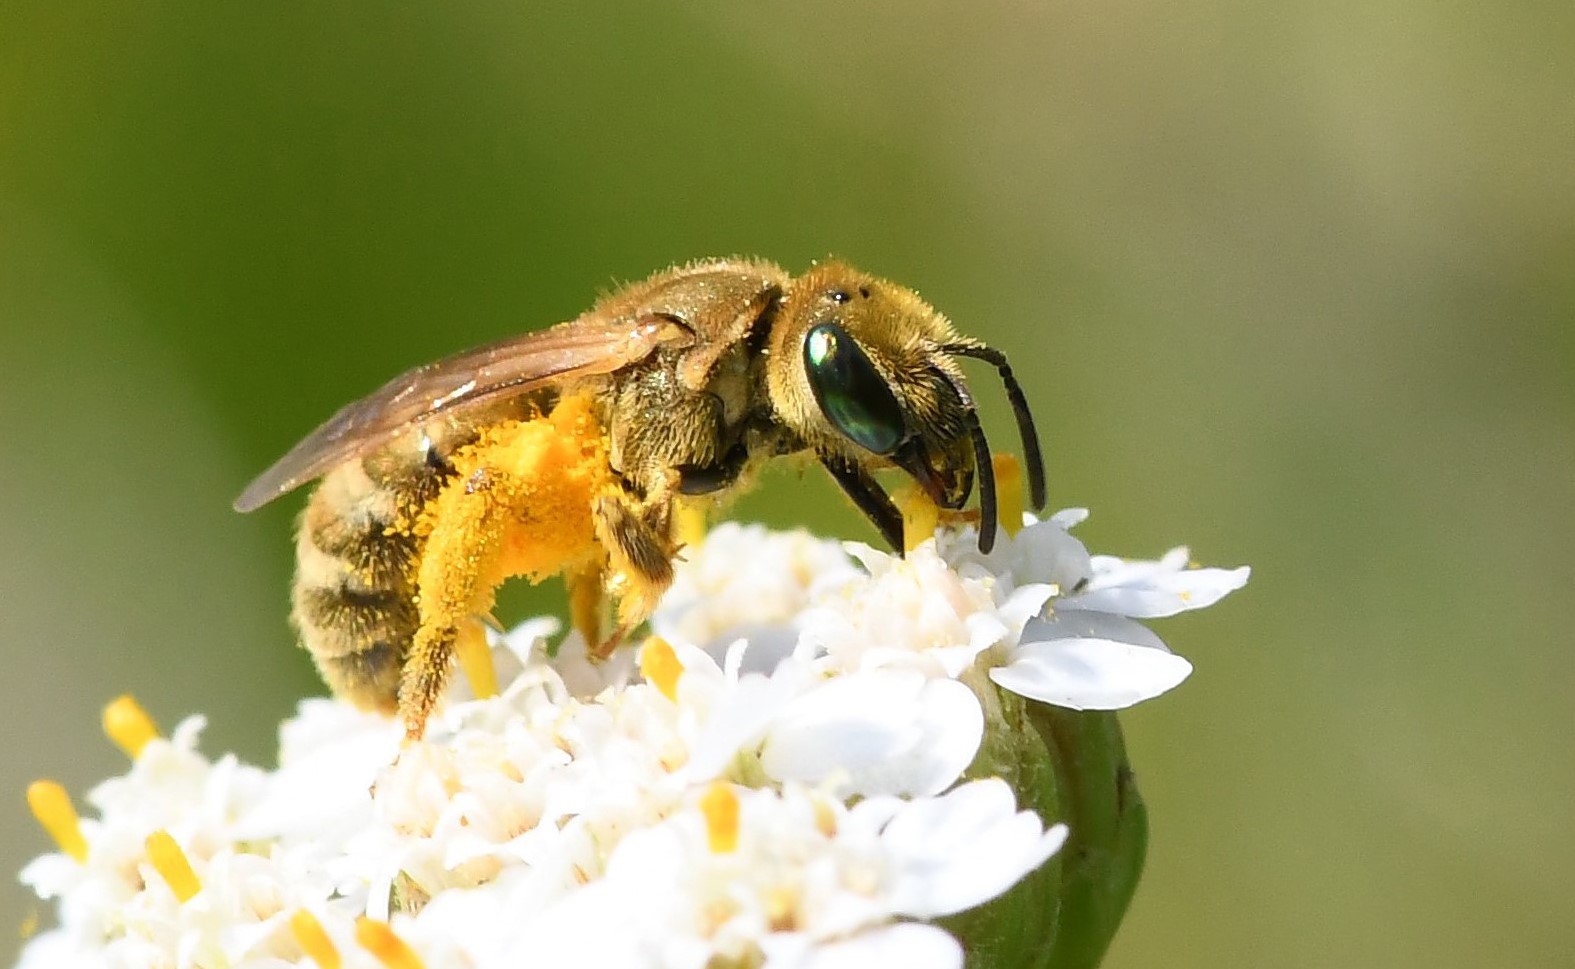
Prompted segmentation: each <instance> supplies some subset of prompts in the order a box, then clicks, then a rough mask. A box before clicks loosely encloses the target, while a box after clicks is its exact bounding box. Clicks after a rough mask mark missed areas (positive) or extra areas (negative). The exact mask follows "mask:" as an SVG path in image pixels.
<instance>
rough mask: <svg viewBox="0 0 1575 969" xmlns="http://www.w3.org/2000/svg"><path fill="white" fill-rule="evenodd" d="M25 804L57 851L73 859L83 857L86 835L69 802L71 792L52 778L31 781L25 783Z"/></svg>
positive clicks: (84, 858)
mask: <svg viewBox="0 0 1575 969" xmlns="http://www.w3.org/2000/svg"><path fill="white" fill-rule="evenodd" d="M27 806H28V807H29V808H31V809H32V810H33V817H35V818H37V819H38V823H39V824H41V825H43V827H44V830H45V831H46V832H48V833H49V836H50V837H51V838H53V839H55V844H57V845H59V846H60V850H61V851H63V852H65V853H66V854H68V855H70V856H71V857H72V858H75V859H76V860H77V861H87V839H86V838H84V837H82V824H81V822H79V821H78V820H77V809H76V808H74V807H72V806H71V795H69V794H67V793H66V789H65V788H63V787H61V786H60V785H59V784H57V783H55V782H54V781H34V782H33V783H31V784H29V785H27Z"/></svg>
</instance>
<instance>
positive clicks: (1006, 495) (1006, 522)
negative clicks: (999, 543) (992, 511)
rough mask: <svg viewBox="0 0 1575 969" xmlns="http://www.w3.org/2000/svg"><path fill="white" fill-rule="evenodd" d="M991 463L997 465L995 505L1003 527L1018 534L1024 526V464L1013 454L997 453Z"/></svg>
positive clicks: (1010, 532)
mask: <svg viewBox="0 0 1575 969" xmlns="http://www.w3.org/2000/svg"><path fill="white" fill-rule="evenodd" d="M990 463H991V464H992V465H994V467H995V507H996V509H997V514H998V515H999V517H1000V519H1001V527H1002V528H1004V529H1006V534H1008V535H1016V534H1017V533H1018V532H1019V531H1021V530H1022V528H1023V508H1024V504H1023V465H1022V463H1021V462H1019V461H1018V460H1017V457H1016V456H1015V455H1012V454H997V455H995V456H994V457H992V458H991V459H990Z"/></svg>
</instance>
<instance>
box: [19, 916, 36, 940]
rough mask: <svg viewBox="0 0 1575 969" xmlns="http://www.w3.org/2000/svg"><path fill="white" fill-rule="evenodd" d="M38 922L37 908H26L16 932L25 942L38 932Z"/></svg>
mask: <svg viewBox="0 0 1575 969" xmlns="http://www.w3.org/2000/svg"><path fill="white" fill-rule="evenodd" d="M38 923H39V917H38V909H36V908H30V909H28V910H27V914H26V915H24V916H22V924H21V925H20V926H19V927H18V929H17V932H18V933H19V934H20V935H21V936H22V941H24V942H25V941H27V940H28V939H31V938H32V937H33V936H35V935H37V934H38Z"/></svg>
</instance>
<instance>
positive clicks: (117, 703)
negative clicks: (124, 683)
mask: <svg viewBox="0 0 1575 969" xmlns="http://www.w3.org/2000/svg"><path fill="white" fill-rule="evenodd" d="M104 733H106V734H108V735H109V739H110V740H113V741H114V742H115V746H117V747H119V748H120V749H121V750H124V751H125V752H126V756H127V757H130V758H131V759H132V760H136V759H137V758H138V757H140V756H142V748H144V747H146V746H147V745H148V742H149V741H151V740H156V739H157V738H158V736H159V728H158V727H155V726H154V725H153V719H152V718H151V717H149V716H148V712H147V711H146V710H144V709H142V705H141V704H139V703H138V702H137V701H136V700H133V699H132V698H131V695H130V694H129V693H128V694H126V695H125V696H121V697H116V698H115V699H114V700H111V701H110V702H109V705H108V706H106V707H105V708H104Z"/></svg>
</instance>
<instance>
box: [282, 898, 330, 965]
mask: <svg viewBox="0 0 1575 969" xmlns="http://www.w3.org/2000/svg"><path fill="white" fill-rule="evenodd" d="M290 934H291V935H293V936H295V944H296V945H298V946H300V947H301V951H302V952H304V953H306V954H307V955H308V956H310V957H311V959H312V961H313V962H315V963H317V964H318V965H319V966H321V967H322V969H339V950H338V949H336V948H334V941H333V940H332V939H330V938H329V937H328V933H327V932H326V931H324V930H323V923H321V922H319V921H317V916H315V915H313V914H312V913H311V912H308V911H307V910H306V909H304V908H303V909H297V910H296V912H295V914H294V915H292V916H290Z"/></svg>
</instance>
